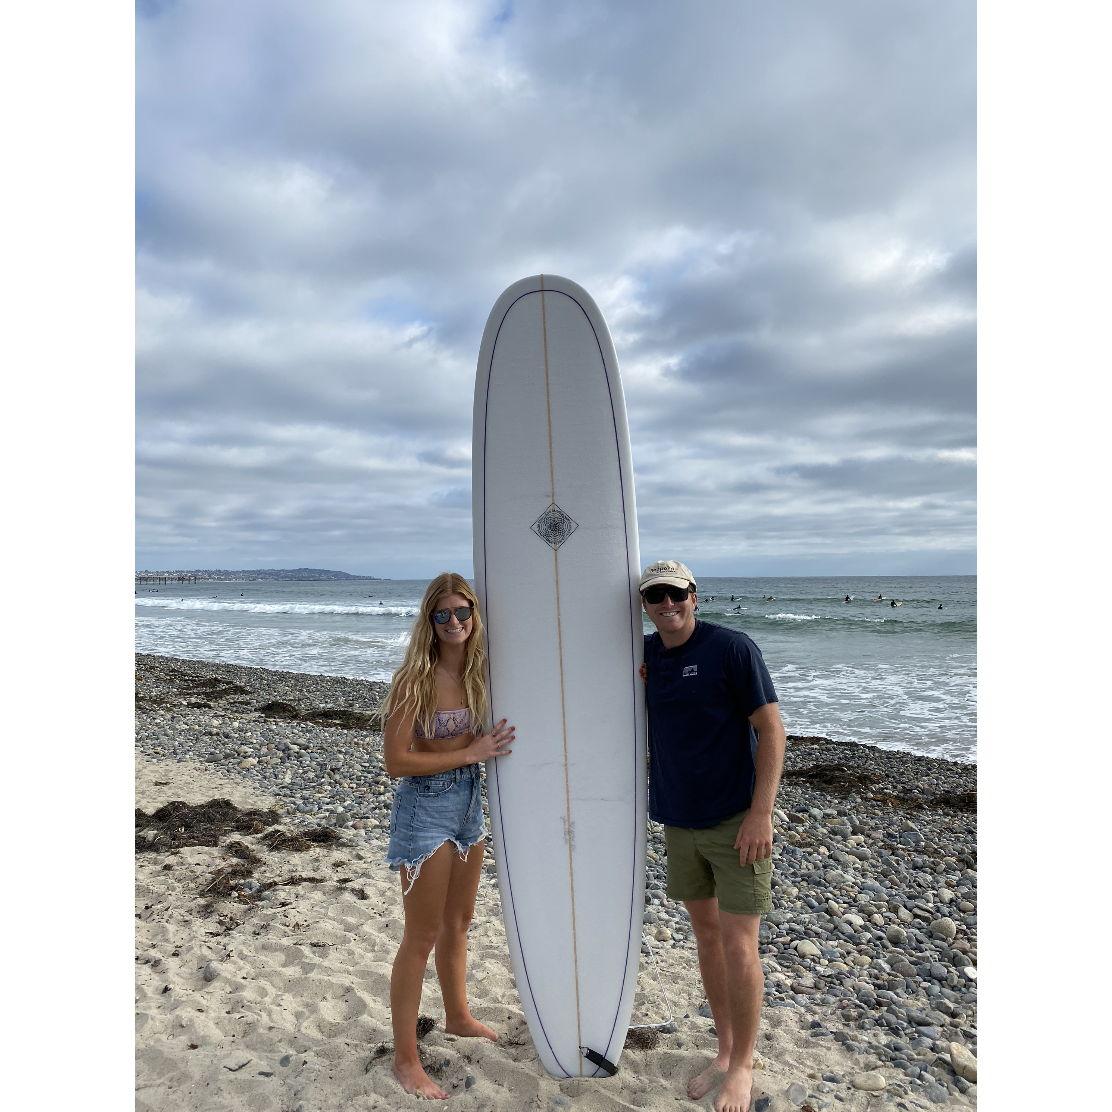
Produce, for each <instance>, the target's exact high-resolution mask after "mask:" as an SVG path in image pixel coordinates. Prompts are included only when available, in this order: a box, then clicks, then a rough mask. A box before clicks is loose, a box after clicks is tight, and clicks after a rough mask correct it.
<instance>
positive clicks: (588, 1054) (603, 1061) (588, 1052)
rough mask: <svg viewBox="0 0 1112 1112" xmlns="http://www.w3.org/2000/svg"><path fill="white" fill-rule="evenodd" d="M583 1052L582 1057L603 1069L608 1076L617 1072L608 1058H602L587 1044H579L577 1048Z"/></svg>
mask: <svg viewBox="0 0 1112 1112" xmlns="http://www.w3.org/2000/svg"><path fill="white" fill-rule="evenodd" d="M579 1049H580V1050H581V1051H582V1052H583V1057H584V1058H586V1059H587V1061H588V1062H590V1063H591V1064H592V1065H595V1066H598V1068H599V1069H600V1070H605V1071H606V1073H607V1074H608V1076H610V1077H613V1076H614V1074H616V1073H617V1072H618V1067H617V1066H616V1065H614V1063H613V1062H611V1061H610V1059H609V1058H604V1057H603V1056H602V1055H601V1054H599V1052H598V1051H597V1050H592V1049H591V1048H590V1047H589V1046H581V1047H580V1048H579Z"/></svg>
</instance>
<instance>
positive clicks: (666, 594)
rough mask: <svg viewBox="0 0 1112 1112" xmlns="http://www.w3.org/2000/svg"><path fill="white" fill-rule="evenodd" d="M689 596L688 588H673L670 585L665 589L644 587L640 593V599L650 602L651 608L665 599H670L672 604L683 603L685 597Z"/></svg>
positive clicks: (689, 590) (689, 589)
mask: <svg viewBox="0 0 1112 1112" xmlns="http://www.w3.org/2000/svg"><path fill="white" fill-rule="evenodd" d="M689 594H691V588H690V587H673V586H671V585H668V586H665V587H646V588H645V589H644V590H643V591H642V592H641V597H642V598H643V599H644V600H645V601H646V602H651V603H652V604H653V606H656V605H657V603H661V602H663V601H664V600H665V598H670V599H671V600H672V601H673V602H683V601H684V600H685V599H686V598H687V596H688V595H689Z"/></svg>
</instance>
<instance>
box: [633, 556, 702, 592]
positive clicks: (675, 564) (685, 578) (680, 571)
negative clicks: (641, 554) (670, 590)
mask: <svg viewBox="0 0 1112 1112" xmlns="http://www.w3.org/2000/svg"><path fill="white" fill-rule="evenodd" d="M658 583H663V584H666V585H667V586H669V587H690V588H691V589H692V590H694V589H695V576H693V575H692V574H691V569H690V568H689V567H688V566H687V565H686V564H681V563H680V562H679V560H657V562H656V563H655V564H649V566H648V567H647V568H645V570H644V571H643V572H642V573H641V582H640V584H639V585H638V587H637V590H638V591H643V590H644V589H645V588H646V587H655V586H656V585H657V584H658Z"/></svg>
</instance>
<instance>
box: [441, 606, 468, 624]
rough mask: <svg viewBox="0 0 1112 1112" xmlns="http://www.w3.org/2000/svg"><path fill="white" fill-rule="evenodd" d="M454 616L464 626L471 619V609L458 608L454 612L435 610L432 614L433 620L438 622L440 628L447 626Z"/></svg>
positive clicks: (465, 607)
mask: <svg viewBox="0 0 1112 1112" xmlns="http://www.w3.org/2000/svg"><path fill="white" fill-rule="evenodd" d="M453 614H455V616H456V618H457V619H458V620H459V622H460V624H461V625H462V624H463V623H464V622H466V621H467V619H468V618H470V617H471V607H470V606H457V607H456V608H455V609H454V610H434V611H433V612H432V620H433V621H434V622H436V624H437V625H438V626H442V625H447V624H448V623H449V622H450V621H451V620H452V615H453Z"/></svg>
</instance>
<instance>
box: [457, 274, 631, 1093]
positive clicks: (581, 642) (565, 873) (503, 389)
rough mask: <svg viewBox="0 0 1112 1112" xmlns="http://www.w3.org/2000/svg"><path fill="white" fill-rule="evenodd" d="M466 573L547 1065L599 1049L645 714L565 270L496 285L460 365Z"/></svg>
mask: <svg viewBox="0 0 1112 1112" xmlns="http://www.w3.org/2000/svg"><path fill="white" fill-rule="evenodd" d="M472 468H473V472H472V474H473V498H474V502H473V507H474V539H475V581H476V588H477V591H478V595H479V600H480V604H481V606H482V614H483V620H484V621H485V623H486V628H487V635H488V641H489V650H490V660H489V676H488V679H489V684H490V697H491V707H492V712H493V716H494V720H498V719H500V718H506V719H508V720H509V721H510V722H511V723H513V724H514V726H515V727H516V732H517V741H516V743H515V745H514V750H513V753H512V754H511V755H510V756H508V757H504V758H500V759H498V760H496V761H491V762H488V765H487V787H488V795H489V800H490V813H491V827H492V834H493V842H494V854H495V859H496V861H497V866H498V888H499V892H500V894H501V899H502V914H503V917H504V919H505V923H506V935H507V938H508V940H509V947H510V955H511V958H512V962H513V969H514V976H515V978H516V982H517V989H518V994H519V995H520V997H521V1003H522V1007H523V1009H524V1012H525V1016H526V1019H527V1020H528V1023H529V1029H530V1032H531V1034H532V1036H533V1043H534V1045H535V1046H536V1048H537V1053H538V1054H539V1056H540V1059H541V1062H542V1063H543V1065H544V1067H545V1069H546V1070H547V1071H548V1072H549V1073H550V1074H553V1075H554V1076H556V1077H594V1076H599V1075H601V1074H603V1073H605V1072H608V1071H607V1070H605V1068H600V1067H599V1066H598V1065H596V1064H595V1063H594V1062H593V1061H592V1060H591V1058H590V1057H589V1056H587V1054H586V1052H587V1051H590V1052H591V1053H592V1054H595V1055H600V1056H601V1057H602V1058H603V1059H606V1060H607V1061H609V1062H610V1063H613V1064H615V1065H616V1064H617V1061H618V1058H619V1056H620V1055H621V1052H622V1046H623V1045H624V1043H625V1037H626V1031H627V1028H628V1025H629V1017H630V1011H631V1009H632V1006H633V996H634V992H635V990H636V984H637V967H638V962H639V959H640V950H641V922H642V915H643V911H644V897H645V889H644V868H645V824H646V814H645V811H646V789H645V775H646V772H645V715H644V692H643V684H642V682H641V679H640V677H639V675H638V668H639V667H640V664H641V660H642V655H643V644H644V641H643V633H642V624H641V606H640V599H639V597H638V594H637V581H638V576H639V574H640V565H639V554H638V546H637V516H636V511H635V507H634V496H633V469H632V464H631V459H630V449H629V430H628V426H627V423H626V413H625V400H624V398H623V395H622V385H621V380H620V378H619V376H618V366H617V361H616V359H615V357H614V346H613V343H612V342H611V339H610V333H609V331H608V330H607V327H606V323H605V322H604V320H603V318H602V314H601V313H600V312H599V310H598V307H597V306H596V305H595V303H594V301H593V300H592V299H591V298H590V296H589V295H588V294H587V293H586V291H584V290H583V289H582V288H581V287H580V286H578V285H576V284H575V283H574V282H571V281H568V280H567V279H566V278H557V277H554V276H551V275H538V276H534V277H532V278H525V279H523V280H522V281H520V282H517V283H515V284H514V285H512V286H510V288H509V289H507V290H506V291H505V293H503V294H502V296H501V297H500V298H499V299H498V301H497V302H496V304H495V306H494V308H493V309H492V310H491V314H490V317H489V319H488V320H487V325H486V331H485V332H484V333H483V341H482V347H481V349H480V352H479V365H478V373H477V376H476V382H475V417H474V458H473V462H472Z"/></svg>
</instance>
